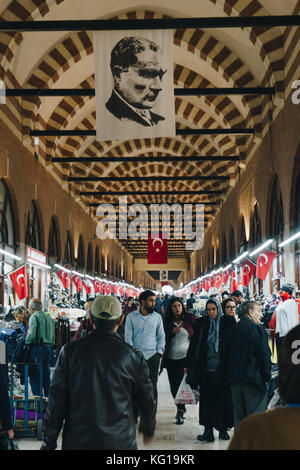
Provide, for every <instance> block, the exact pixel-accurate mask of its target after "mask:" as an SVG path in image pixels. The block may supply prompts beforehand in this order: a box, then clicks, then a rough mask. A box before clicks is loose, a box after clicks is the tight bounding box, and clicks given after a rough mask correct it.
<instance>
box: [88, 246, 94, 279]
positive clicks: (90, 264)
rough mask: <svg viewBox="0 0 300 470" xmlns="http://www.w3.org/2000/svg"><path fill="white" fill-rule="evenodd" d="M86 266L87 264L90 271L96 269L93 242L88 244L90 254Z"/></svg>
mask: <svg viewBox="0 0 300 470" xmlns="http://www.w3.org/2000/svg"><path fill="white" fill-rule="evenodd" d="M86 266H87V271H88V272H90V273H92V272H93V271H94V263H93V248H92V245H91V243H89V246H88V254H87V262H86Z"/></svg>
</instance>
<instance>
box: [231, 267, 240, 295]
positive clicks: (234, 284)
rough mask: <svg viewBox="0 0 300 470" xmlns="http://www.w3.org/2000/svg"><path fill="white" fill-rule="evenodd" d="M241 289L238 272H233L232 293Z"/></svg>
mask: <svg viewBox="0 0 300 470" xmlns="http://www.w3.org/2000/svg"><path fill="white" fill-rule="evenodd" d="M238 288H239V281H238V276H237V272H236V271H232V277H231V292H234V291H235V290H237V289H238Z"/></svg>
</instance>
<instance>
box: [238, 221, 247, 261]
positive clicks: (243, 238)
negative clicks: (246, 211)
mask: <svg viewBox="0 0 300 470" xmlns="http://www.w3.org/2000/svg"><path fill="white" fill-rule="evenodd" d="M246 248H247V238H246V229H245V219H244V217H242V220H241V228H240V251H239V252H240V253H243V252H244V251H246Z"/></svg>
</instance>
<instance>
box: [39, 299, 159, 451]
mask: <svg viewBox="0 0 300 470" xmlns="http://www.w3.org/2000/svg"><path fill="white" fill-rule="evenodd" d="M91 313H92V323H93V328H94V329H93V330H92V331H91V332H89V334H88V335H87V337H86V338H82V339H80V340H79V341H76V342H72V343H69V344H67V345H65V346H64V347H63V348H62V350H61V352H60V355H59V357H58V362H57V365H56V368H55V371H54V375H53V379H52V382H51V385H50V392H49V399H48V407H47V413H46V418H45V422H44V425H45V428H44V443H43V445H42V448H41V449H42V450H52V449H55V448H56V442H57V438H58V435H59V433H60V431H61V429H62V428H63V436H62V450H75V449H76V450H77V449H78V450H136V449H137V444H136V428H135V422H136V413H135V410H136V408H135V407H137V408H138V411H139V415H140V424H139V432H141V433H142V434H143V440H144V444H148V443H150V442H151V440H152V437H153V434H154V428H155V404H154V399H153V388H152V383H151V380H150V378H149V370H148V366H147V363H146V361H145V359H144V358H143V355H142V353H140V352H139V351H137V350H136V349H134V348H133V347H131V346H129V345H128V344H126V343H125V342H124V341H123V340H122V339H121V337H120V336H119V335H118V334H117V333H116V330H117V328H118V326H119V325H120V324H121V322H122V320H123V317H122V309H121V305H120V302H119V301H118V299H117V298H116V297H112V296H101V297H97V298H96V300H95V301H94V303H93V306H92V312H91Z"/></svg>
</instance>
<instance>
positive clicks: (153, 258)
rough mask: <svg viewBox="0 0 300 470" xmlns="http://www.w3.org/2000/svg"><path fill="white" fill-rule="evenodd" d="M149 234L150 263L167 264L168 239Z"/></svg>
mask: <svg viewBox="0 0 300 470" xmlns="http://www.w3.org/2000/svg"><path fill="white" fill-rule="evenodd" d="M161 237H162V236H161V235H158V236H157V237H153V238H152V237H151V233H149V235H148V264H167V262H168V240H167V239H166V238H161Z"/></svg>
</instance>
